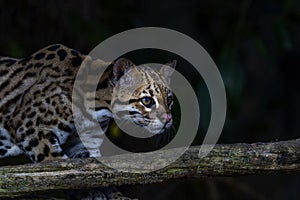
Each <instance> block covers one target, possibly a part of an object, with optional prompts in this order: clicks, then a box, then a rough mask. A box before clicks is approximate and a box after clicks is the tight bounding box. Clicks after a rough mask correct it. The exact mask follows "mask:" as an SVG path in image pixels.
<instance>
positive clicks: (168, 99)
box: [167, 96, 173, 106]
mask: <svg viewBox="0 0 300 200" xmlns="http://www.w3.org/2000/svg"><path fill="white" fill-rule="evenodd" d="M172 102H173V97H172V96H168V97H167V104H168V106H170V105H171V104H172Z"/></svg>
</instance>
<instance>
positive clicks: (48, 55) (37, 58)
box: [0, 44, 86, 67]
mask: <svg viewBox="0 0 300 200" xmlns="http://www.w3.org/2000/svg"><path fill="white" fill-rule="evenodd" d="M85 58H86V56H85V55H84V54H81V53H80V52H79V51H77V50H75V49H72V48H69V47H67V46H65V45H63V44H52V45H48V46H46V47H44V48H41V49H39V50H37V51H35V52H33V53H31V54H30V55H29V56H27V57H25V58H10V57H0V64H1V65H3V64H6V65H7V67H9V66H11V65H13V64H15V65H23V66H25V65H29V64H38V65H42V64H47V63H52V64H53V63H63V64H64V65H70V66H71V67H78V66H80V64H81V63H82V61H83V60H84V59H85ZM8 65H9V66H8Z"/></svg>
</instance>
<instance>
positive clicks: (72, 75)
mask: <svg viewBox="0 0 300 200" xmlns="http://www.w3.org/2000/svg"><path fill="white" fill-rule="evenodd" d="M175 65H176V62H172V63H169V64H167V65H166V66H168V67H166V66H165V67H162V69H161V70H160V71H159V72H156V71H154V70H152V69H151V68H149V67H143V66H135V65H134V64H133V63H132V62H131V61H129V60H127V59H119V60H117V61H116V62H114V63H113V64H111V65H109V67H108V69H107V70H106V71H105V73H104V74H103V75H102V77H101V79H100V81H99V75H98V74H95V73H93V70H90V71H85V70H84V69H85V68H84V67H85V66H89V67H90V69H93V67H94V68H95V67H96V68H97V67H103V66H107V63H104V62H103V61H100V60H93V59H92V58H90V57H88V56H85V55H82V54H80V53H79V52H78V51H76V50H73V49H70V48H67V47H65V46H63V45H60V44H55V45H51V46H48V47H46V48H44V49H41V50H39V51H37V52H36V53H34V54H33V55H31V56H29V57H27V58H23V59H14V58H8V57H1V58H0V97H1V99H0V158H4V157H8V156H15V155H18V154H22V153H25V154H26V155H27V156H28V157H29V158H30V159H31V160H32V161H33V162H40V161H42V160H49V159H53V158H57V157H89V156H96V157H97V156H101V152H100V146H101V144H102V142H103V134H104V132H105V131H106V130H107V127H108V125H109V121H110V120H111V119H112V118H120V119H122V120H131V121H132V122H134V124H137V125H138V126H141V127H144V128H146V129H147V131H149V132H150V133H152V134H159V133H162V132H164V130H165V129H168V128H169V127H170V126H171V124H172V115H171V112H170V110H171V106H172V102H173V99H172V98H173V97H172V92H171V90H170V88H169V86H168V85H169V79H170V76H171V73H172V68H174V67H175ZM169 66H170V67H171V68H170V67H169ZM80 67H81V68H80ZM79 68H80V69H83V70H79ZM170 69H171V70H170ZM76 77H77V80H79V82H80V81H82V83H81V82H80V83H81V84H80V86H81V87H80V88H73V86H74V82H75V79H76ZM86 77H88V78H86ZM95 83H96V85H97V88H96V91H89V88H88V87H87V86H89V84H95ZM136 86H138V87H137V88H136V89H135V90H134V92H133V93H132V94H130V93H129V92H128V91H129V90H130V89H132V87H136ZM72 94H76V95H75V98H74V96H73V99H72ZM112 94H113V95H112ZM72 100H73V102H72ZM148 103H149V104H148ZM150 103H151V105H150ZM72 106H73V110H72ZM74 116H76V118H77V119H80V123H79V124H78V125H77V126H76V127H75V124H74ZM99 124H100V126H101V127H102V130H103V132H95V131H93V130H94V127H96V126H98V125H99ZM78 135H80V139H79V137H78ZM90 137H93V138H94V139H93V140H90V139H88V138H90ZM85 139H86V141H87V143H88V145H89V146H90V147H91V148H90V149H89V151H87V149H86V148H85V147H84V145H83V144H82V142H81V141H82V140H85ZM85 144H86V143H85Z"/></svg>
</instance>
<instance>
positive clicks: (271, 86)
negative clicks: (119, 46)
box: [0, 0, 300, 200]
mask: <svg viewBox="0 0 300 200" xmlns="http://www.w3.org/2000/svg"><path fill="white" fill-rule="evenodd" d="M144 26H157V27H165V28H170V29H174V30H177V31H180V32H182V33H184V34H186V35H188V36H190V37H192V38H193V39H195V40H196V41H197V42H199V43H200V44H201V45H202V46H203V47H204V48H205V49H206V50H207V51H208V53H209V54H210V55H211V57H212V58H213V60H214V61H215V63H216V64H217V66H218V68H219V70H220V72H221V74H222V77H223V80H224V83H225V87H226V92H227V99H228V113H227V119H226V124H225V128H224V130H223V132H222V135H221V138H220V140H219V143H236V142H258V141H260V142H264V141H277V140H286V139H294V138H299V131H300V123H298V122H299V119H300V103H299V102H300V93H299V85H300V79H299V78H298V77H299V75H300V72H299V71H300V70H299V64H298V63H299V61H298V57H300V2H299V1H296V0H287V1H270V0H265V1H251V0H244V1H233V0H226V1H225V0H221V1H216V0H211V1H196V0H185V1H183V0H173V1H151V2H149V1H134V0H130V1H109V0H102V1H96V0H90V1H89V0H86V1H71V0H66V1H58V0H53V1H37V0H31V1H27V0H19V1H11V0H2V1H1V2H0V27H1V31H0V55H2V56H3V55H5V56H12V57H25V56H28V55H30V54H31V53H33V52H34V51H36V50H38V49H40V48H42V47H44V46H46V45H49V44H53V43H62V44H65V45H67V46H69V47H72V48H74V49H76V50H78V51H80V52H82V53H85V54H87V53H89V51H91V50H92V49H93V48H94V47H95V46H96V45H97V44H99V43H100V42H101V41H103V40H104V39H106V38H108V37H110V36H112V35H114V34H116V33H119V32H121V31H125V30H128V29H131V28H137V27H144ZM186 69H189V68H186ZM187 74H188V72H187ZM187 76H188V75H187ZM197 80H200V79H198V78H195V77H192V79H191V83H192V84H193V86H194V88H195V90H196V93H197V94H198V93H199V96H200V97H201V92H202V91H204V93H205V86H202V85H203V84H201V83H200V82H201V81H198V82H197ZM203 88H204V89H203ZM203 99H207V97H205V94H204V97H203ZM209 106H210V103H209V100H208V101H207V100H204V101H201V119H203V121H201V128H200V132H201V130H205V129H206V128H205V127H206V126H207V123H208V120H207V119H209V109H208V108H209ZM198 137H199V138H202V137H203V136H201V133H199V135H198ZM199 141H200V140H199ZM195 143H200V142H197V140H196V141H195ZM299 178H300V176H299V174H290V175H284V174H273V175H259V176H249V177H238V178H213V179H205V180H182V181H171V182H169V183H164V184H154V185H145V186H132V187H131V188H129V189H128V188H126V191H127V192H128V193H129V196H136V197H139V198H141V199H171V198H172V199H200V198H202V199H215V200H218V199H298V198H299V196H300V191H299V188H300V179H299Z"/></svg>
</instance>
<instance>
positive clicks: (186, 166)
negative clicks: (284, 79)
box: [0, 139, 300, 197]
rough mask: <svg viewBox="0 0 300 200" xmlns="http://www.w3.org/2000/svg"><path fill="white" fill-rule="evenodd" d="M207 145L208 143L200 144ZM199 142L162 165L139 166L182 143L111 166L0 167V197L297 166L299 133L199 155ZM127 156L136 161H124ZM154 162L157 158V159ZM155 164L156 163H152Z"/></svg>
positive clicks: (84, 162)
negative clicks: (291, 137)
mask: <svg viewBox="0 0 300 200" xmlns="http://www.w3.org/2000/svg"><path fill="white" fill-rule="evenodd" d="M204 147H205V148H209V147H210V146H209V145H207V146H204ZM199 148H200V147H199V146H196V147H191V148H189V149H188V150H187V151H186V152H185V153H184V154H183V155H182V156H181V157H180V158H179V159H178V160H177V161H175V162H173V163H172V164H170V165H168V166H167V167H165V168H163V169H160V170H157V171H153V172H149V173H141V172H144V170H145V168H144V167H143V166H145V165H147V166H150V167H151V165H155V163H150V162H149V160H148V159H147V158H149V156H157V159H158V161H160V162H161V163H160V164H163V162H165V161H166V160H168V158H170V157H172V155H174V152H175V153H176V152H178V151H181V150H182V149H180V148H178V149H177V148H176V149H170V150H164V151H159V153H158V154H155V155H154V154H153V153H147V154H134V156H132V155H125V154H124V155H119V156H112V157H109V158H108V159H109V160H110V161H111V162H112V163H113V165H114V166H118V168H124V169H126V170H127V171H129V172H122V171H117V170H115V169H111V168H109V167H107V166H105V165H104V164H102V163H101V162H100V161H99V160H101V159H99V160H97V159H93V158H88V159H66V160H56V161H49V162H42V163H38V164H25V165H20V166H5V167H0V197H7V196H10V197H11V196H18V195H23V194H28V193H31V192H38V191H44V190H53V189H79V188H94V187H99V186H118V185H127V184H147V183H157V182H162V181H165V180H170V179H181V178H203V177H208V176H241V175H250V174H261V173H295V172H299V171H300V139H296V140H289V141H281V142H273V143H253V144H241V143H238V144H218V145H216V146H215V147H214V148H213V150H212V151H211V152H210V153H209V154H208V155H207V156H206V157H204V158H199V157H198V151H199ZM128 159H131V160H132V159H133V160H134V159H135V161H136V165H134V166H130V167H129V166H128V164H127V162H126V161H128ZM156 164H157V163H156ZM154 167H155V166H154Z"/></svg>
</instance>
